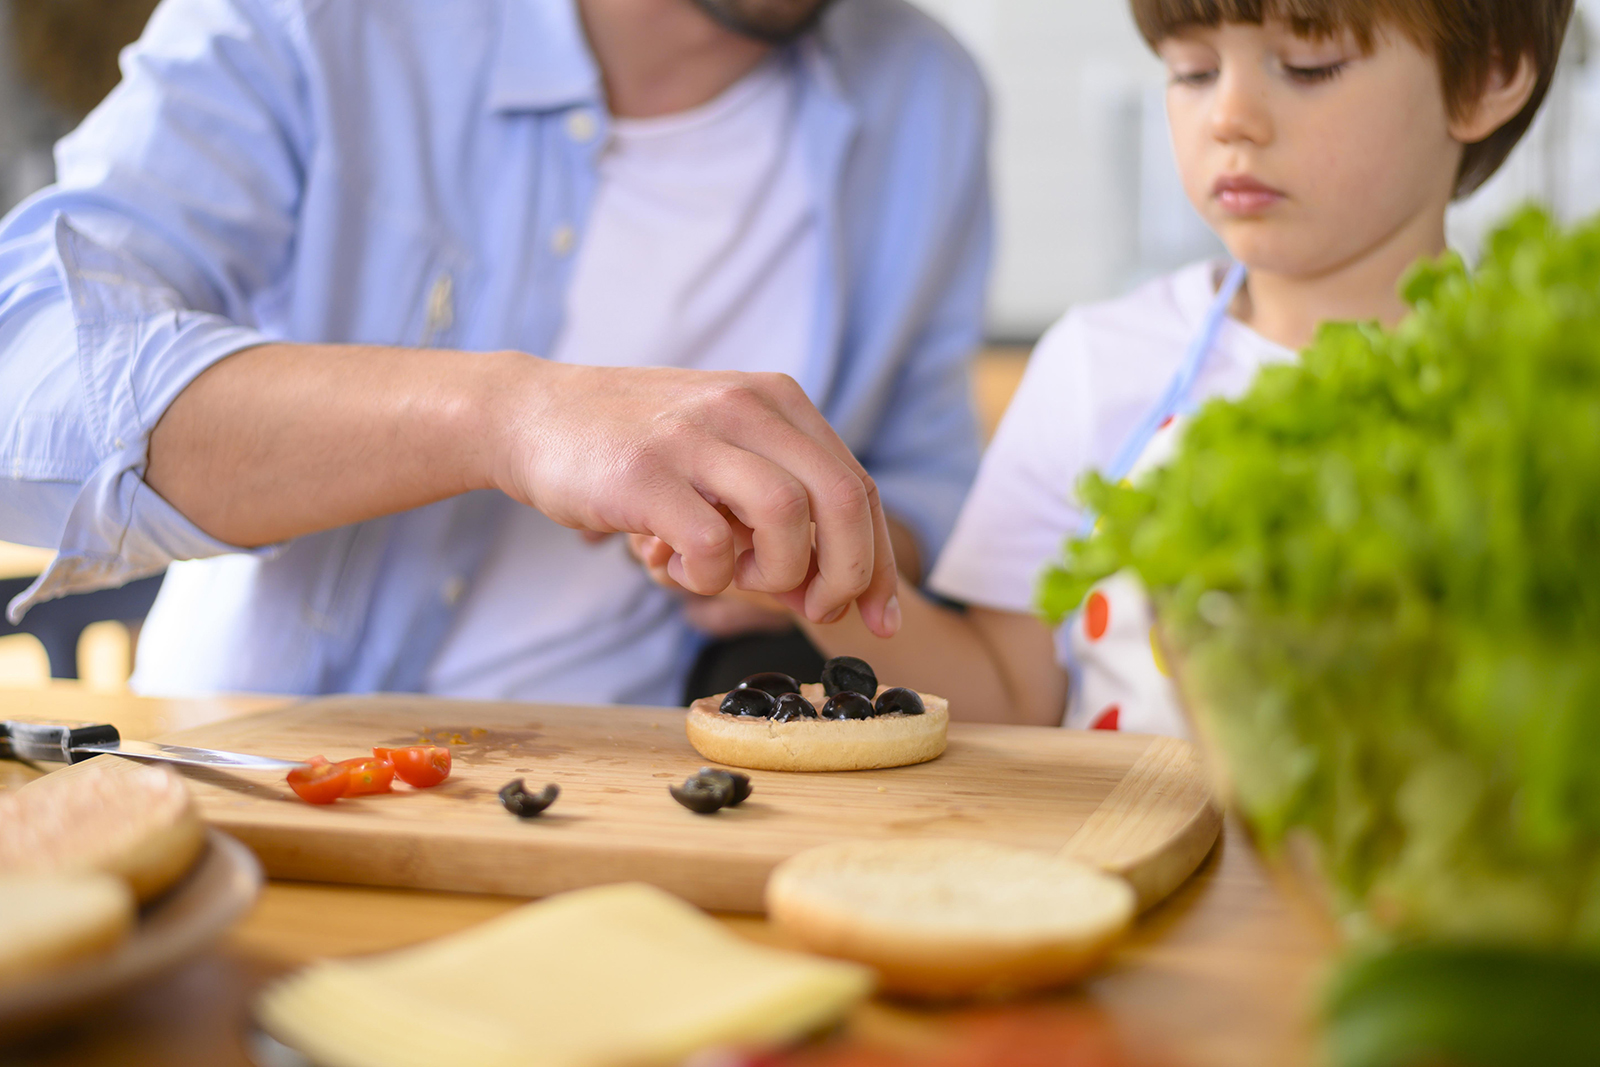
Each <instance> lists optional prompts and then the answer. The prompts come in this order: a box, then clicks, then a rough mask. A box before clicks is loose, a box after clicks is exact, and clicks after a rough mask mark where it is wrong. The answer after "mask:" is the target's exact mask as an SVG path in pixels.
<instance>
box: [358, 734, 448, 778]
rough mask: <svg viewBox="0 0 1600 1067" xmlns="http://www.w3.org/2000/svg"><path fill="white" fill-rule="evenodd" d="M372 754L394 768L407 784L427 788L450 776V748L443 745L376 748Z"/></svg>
mask: <svg viewBox="0 0 1600 1067" xmlns="http://www.w3.org/2000/svg"><path fill="white" fill-rule="evenodd" d="M372 754H373V755H374V756H376V757H378V758H379V759H380V760H383V761H384V762H385V763H387V764H389V765H390V766H391V767H393V768H394V773H395V774H397V775H398V776H399V777H400V780H401V781H402V782H405V783H406V784H407V785H411V786H416V787H417V788H418V789H427V788H428V787H429V786H434V785H438V784H439V783H440V782H442V781H444V780H445V779H446V778H448V777H450V750H449V749H448V748H445V747H444V746H443V745H410V746H408V747H406V748H375V749H373V750H372Z"/></svg>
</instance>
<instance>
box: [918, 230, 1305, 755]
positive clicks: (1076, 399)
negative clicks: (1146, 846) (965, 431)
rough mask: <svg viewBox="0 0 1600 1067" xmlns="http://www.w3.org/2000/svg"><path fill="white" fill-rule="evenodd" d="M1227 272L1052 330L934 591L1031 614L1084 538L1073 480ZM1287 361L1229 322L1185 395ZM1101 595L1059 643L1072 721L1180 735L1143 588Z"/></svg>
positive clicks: (1137, 415)
mask: <svg viewBox="0 0 1600 1067" xmlns="http://www.w3.org/2000/svg"><path fill="white" fill-rule="evenodd" d="M1225 270H1226V266H1225V265H1224V264H1219V263H1215V262H1206V263H1198V264H1195V265H1193V266H1191V267H1187V268H1185V269H1184V270H1181V271H1178V272H1177V273H1175V274H1171V275H1168V276H1166V277H1163V278H1159V279H1157V280H1155V281H1153V282H1150V283H1148V284H1147V285H1144V286H1142V287H1141V288H1139V289H1137V290H1136V291H1134V292H1133V293H1131V294H1129V295H1127V296H1124V297H1121V298H1119V299H1116V300H1110V301H1106V302H1104V303H1099V304H1091V305H1087V306H1085V307H1081V308H1076V309H1074V310H1072V311H1071V312H1069V313H1068V314H1067V315H1066V316H1065V317H1063V318H1062V319H1061V321H1059V322H1058V323H1056V325H1055V326H1053V327H1052V328H1051V329H1050V331H1049V332H1048V333H1046V334H1045V336H1044V338H1043V339H1041V340H1040V342H1039V344H1038V346H1037V347H1036V348H1035V349H1034V352H1033V357H1032V359H1031V360H1030V361H1029V363H1028V370H1027V373H1026V374H1025V375H1024V376H1023V379H1022V384H1021V385H1020V386H1019V387H1018V389H1017V394H1016V396H1015V398H1014V399H1013V400H1012V402H1011V406H1010V408H1009V409H1007V411H1006V415H1005V418H1004V419H1002V420H1001V423H1000V427H999V430H998V431H997V432H996V434H995V438H994V441H993V443H991V444H990V446H989V451H988V453H987V454H986V455H985V456H984V460H983V465H982V467H981V468H980V469H979V471H978V477H977V481H976V482H974V484H973V487H972V492H971V493H970V494H969V495H968V497H967V501H966V504H965V505H964V506H963V507H962V510H961V516H960V518H959V519H958V520H957V521H956V526H955V531H954V532H953V533H952V534H951V536H950V540H949V543H948V544H947V545H946V546H945V550H944V553H943V554H942V555H941V556H940V557H939V562H938V564H937V565H936V566H935V567H934V571H933V575H932V577H931V578H930V579H929V587H930V588H931V589H932V590H933V591H934V592H936V593H939V594H940V595H942V596H946V597H949V598H951V599H953V600H957V601H960V602H962V603H966V604H973V605H977V606H980V607H986V608H993V609H997V610H1000V611H1012V612H1022V613H1031V612H1032V611H1033V602H1034V590H1035V586H1036V584H1037V582H1038V579H1039V574H1040V572H1041V571H1043V569H1044V567H1045V565H1046V564H1047V563H1048V562H1050V561H1051V560H1053V559H1055V558H1056V557H1057V555H1058V554H1059V553H1060V551H1061V546H1062V545H1063V544H1064V543H1065V541H1066V539H1067V538H1068V537H1069V536H1071V535H1074V534H1076V533H1077V532H1078V531H1079V530H1080V529H1081V528H1082V525H1083V521H1084V511H1083V508H1082V505H1081V503H1080V502H1079V500H1078V496H1077V492H1076V487H1077V483H1078V481H1079V479H1081V478H1082V477H1083V475H1084V474H1086V473H1087V472H1089V471H1091V470H1104V469H1105V468H1106V467H1108V466H1109V465H1110V464H1111V462H1112V460H1113V458H1114V457H1115V456H1116V453H1117V452H1118V450H1120V449H1121V448H1122V447H1123V445H1124V444H1125V443H1126V441H1127V439H1128V437H1129V436H1130V435H1131V434H1133V432H1134V431H1135V429H1136V428H1137V426H1138V424H1139V422H1140V421H1141V420H1142V419H1143V418H1144V417H1145V416H1146V415H1147V414H1148V413H1149V411H1150V410H1151V409H1152V408H1153V407H1155V406H1156V404H1157V403H1158V402H1159V401H1160V399H1161V395H1162V393H1163V392H1164V391H1165V389H1166V388H1167V385H1168V383H1169V382H1170V381H1171V380H1172V376H1173V375H1174V374H1175V373H1176V372H1177V370H1178V368H1179V365H1180V364H1181V363H1182V362H1183V357H1184V354H1185V351H1186V350H1187V348H1188V347H1189V344H1190V342H1191V341H1192V340H1193V339H1194V337H1195V335H1196V334H1197V333H1199V331H1200V330H1201V328H1202V326H1203V324H1204V320H1205V317H1206V312H1207V311H1208V310H1209V308H1210V307H1211V304H1212V303H1213V302H1214V300H1215V298H1216V291H1217V286H1218V285H1219V283H1220V282H1221V280H1222V276H1223V274H1224V273H1225ZM1292 358H1294V353H1293V352H1291V351H1290V350H1289V349H1286V348H1284V347H1282V346H1281V345H1278V344H1275V343H1273V342H1271V341H1268V340H1267V339H1266V338H1264V337H1262V336H1260V335H1259V334H1257V333H1255V332H1254V331H1252V330H1251V329H1249V328H1248V327H1246V326H1244V325H1243V324H1241V323H1239V322H1237V321H1235V320H1233V319H1227V320H1225V321H1224V322H1223V324H1222V328H1221V330H1220V331H1219V332H1218V334H1217V338H1216V341H1215V343H1214V344H1213V345H1212V347H1211V350H1210V353H1209V355H1208V356H1207V358H1206V360H1205V363H1204V365H1203V366H1202V367H1201V369H1200V373H1199V375H1198V376H1197V378H1196V379H1195V383H1194V388H1193V391H1192V392H1191V394H1190V399H1191V400H1193V401H1197V402H1198V401H1201V400H1204V399H1206V398H1209V397H1213V396H1237V395H1239V394H1241V393H1242V392H1244V390H1245V389H1247V388H1248V387H1249V385H1250V383H1251V381H1252V380H1253V379H1254V378H1255V374H1256V371H1257V370H1259V369H1260V368H1261V367H1262V366H1263V365H1265V364H1267V363H1274V362H1281V361H1284V360H1288V359H1292ZM1177 429H1179V426H1173V427H1169V428H1168V430H1167V431H1166V432H1165V433H1163V434H1161V435H1159V436H1158V437H1157V438H1156V440H1155V441H1153V442H1152V443H1151V447H1150V449H1148V450H1147V456H1146V460H1147V461H1148V460H1149V459H1151V458H1153V457H1154V456H1155V455H1156V454H1157V453H1158V452H1161V451H1163V450H1165V449H1166V448H1167V447H1169V446H1170V443H1171V440H1172V436H1173V433H1174V432H1175V431H1176V430H1177ZM1147 465H1148V462H1142V463H1141V464H1140V466H1141V467H1144V466H1147ZM1129 583H1131V586H1130V585H1129ZM1095 593H1098V594H1101V597H1102V599H1103V602H1102V600H1097V599H1096V598H1095V596H1094V594H1091V597H1090V598H1089V600H1087V601H1086V606H1085V610H1083V611H1080V612H1079V613H1078V614H1077V615H1075V616H1073V617H1072V618H1071V619H1069V620H1068V621H1067V622H1066V623H1065V624H1064V625H1063V627H1062V632H1061V633H1060V634H1059V635H1058V642H1057V644H1058V647H1059V648H1060V649H1061V651H1062V657H1063V662H1064V663H1065V664H1066V665H1067V666H1068V668H1069V669H1070V670H1072V672H1073V685H1072V690H1071V694H1072V695H1071V697H1070V714H1068V715H1066V717H1065V722H1066V725H1069V726H1098V727H1100V728H1102V729H1123V730H1137V731H1139V732H1159V733H1180V732H1181V730H1182V725H1181V721H1177V722H1175V721H1173V718H1172V716H1173V713H1172V712H1170V711H1168V710H1165V709H1163V708H1161V707H1159V706H1157V705H1159V704H1160V700H1159V699H1152V694H1151V693H1150V692H1149V690H1150V689H1151V684H1150V682H1149V678H1148V674H1149V671H1148V664H1150V662H1151V658H1152V648H1151V643H1150V628H1151V625H1152V622H1153V620H1152V619H1151V617H1150V607H1149V602H1148V599H1147V598H1145V597H1144V595H1143V590H1141V589H1139V588H1138V586H1137V580H1136V579H1133V578H1132V577H1131V576H1128V575H1118V576H1116V577H1115V578H1113V579H1110V580H1109V581H1108V582H1106V583H1102V584H1101V586H1100V587H1097V588H1096V590H1095ZM1119 608H1121V609H1122V610H1118V609H1119ZM1074 628H1076V631H1078V632H1076V633H1075V631H1074ZM1075 640H1076V642H1077V644H1078V645H1079V646H1080V647H1081V646H1083V645H1085V644H1092V645H1095V646H1097V647H1096V650H1095V651H1096V655H1095V659H1096V663H1095V664H1094V669H1093V670H1085V669H1084V667H1085V665H1084V663H1083V662H1082V661H1081V658H1080V656H1079V654H1078V651H1077V650H1076V649H1074V647H1073V645H1074V641H1075ZM1136 663H1137V664H1142V665H1144V666H1142V667H1141V666H1135V664H1136ZM1119 664H1127V667H1126V669H1120V668H1119ZM1124 676H1125V677H1124ZM1168 689H1170V686H1168ZM1168 702H1169V703H1170V698H1168Z"/></svg>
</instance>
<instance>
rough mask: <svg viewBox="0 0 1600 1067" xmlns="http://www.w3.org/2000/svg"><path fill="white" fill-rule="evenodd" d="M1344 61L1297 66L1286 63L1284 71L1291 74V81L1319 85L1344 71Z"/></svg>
mask: <svg viewBox="0 0 1600 1067" xmlns="http://www.w3.org/2000/svg"><path fill="white" fill-rule="evenodd" d="M1345 66H1346V64H1344V63H1342V62H1341V63H1329V64H1327V65H1326V66H1321V67H1296V66H1293V65H1291V64H1288V63H1285V64H1284V65H1283V72H1284V73H1285V74H1287V75H1288V76H1289V80H1290V81H1295V82H1299V83H1300V84H1301V85H1317V84H1320V83H1322V82H1327V81H1332V80H1333V79H1335V78H1337V77H1338V76H1339V75H1340V74H1343V73H1344V68H1345Z"/></svg>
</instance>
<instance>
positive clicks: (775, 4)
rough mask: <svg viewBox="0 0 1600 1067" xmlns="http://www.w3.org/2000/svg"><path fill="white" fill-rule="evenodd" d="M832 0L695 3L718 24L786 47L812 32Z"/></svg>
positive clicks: (698, 0)
mask: <svg viewBox="0 0 1600 1067" xmlns="http://www.w3.org/2000/svg"><path fill="white" fill-rule="evenodd" d="M831 3H833V0H694V4H695V6H696V7H698V8H699V9H700V10H702V11H704V12H705V13H706V14H707V15H710V16H711V17H712V19H714V20H715V21H716V22H717V24H718V25H720V26H722V27H723V28H724V29H729V30H732V31H733V32H734V33H739V34H743V35H744V36H746V37H754V38H755V39H756V40H758V41H765V42H767V43H768V44H787V43H789V42H790V41H792V40H794V39H795V38H796V37H799V36H800V35H801V34H803V33H805V32H806V31H807V30H809V29H811V28H812V27H813V26H815V25H816V24H817V21H818V20H819V19H821V18H822V13H823V12H824V11H826V10H827V9H828V5H829V4H831Z"/></svg>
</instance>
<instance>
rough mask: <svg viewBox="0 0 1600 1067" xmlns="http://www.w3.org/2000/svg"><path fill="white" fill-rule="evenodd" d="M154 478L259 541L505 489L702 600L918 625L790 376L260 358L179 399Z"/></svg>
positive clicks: (193, 515)
mask: <svg viewBox="0 0 1600 1067" xmlns="http://www.w3.org/2000/svg"><path fill="white" fill-rule="evenodd" d="M145 479H146V481H148V482H149V484H150V485H151V486H152V487H153V488H154V489H155V490H156V491H157V492H158V493H160V494H161V495H162V497H163V498H165V499H166V500H167V501H168V502H169V503H171V504H172V505H173V506H174V507H176V508H177V509H178V511H180V512H182V513H183V514H184V515H185V516H187V517H188V518H189V519H190V521H192V522H193V523H194V524H195V525H196V526H198V527H200V528H201V529H202V530H204V531H205V532H207V533H208V534H210V535H211V536H212V537H214V538H216V539H218V540H221V541H224V542H227V543H230V544H235V545H241V546H254V545H262V544H269V543H272V542H274V541H279V540H284V539H287V538H292V537H296V536H299V535H302V534H307V533H312V532H315V531H318V530H324V529H330V528H332V527H336V526H343V525H346V524H349V523H352V522H359V521H361V520H363V519H369V518H373V517H376V516H379V515H386V514H390V513H392V512H397V511H403V510H406V509H409V508H414V507H419V506H421V505H424V504H428V503H431V502H433V501H435V500H441V499H444V498H445V497H449V496H454V495H456V494H458V493H463V492H467V491H469V490H473V489H482V488H494V489H499V490H502V491H504V492H505V493H507V494H508V495H509V496H511V497H512V498H513V499H515V500H518V501H520V502H521V503H523V504H527V505H528V506H530V507H535V508H538V509H539V510H540V511H543V512H544V513H545V514H546V515H548V516H549V517H550V518H552V519H554V520H555V521H556V522H559V523H561V524H563V525H565V526H569V527H573V528H575V529H582V530H592V531H596V532H599V533H615V532H625V533H634V534H641V535H647V536H651V537H655V538H659V539H660V541H661V542H662V543H663V544H664V545H667V546H670V550H671V551H670V556H671V559H670V563H669V568H670V569H671V570H673V571H674V572H675V573H674V575H673V577H674V579H675V580H676V581H678V583H679V584H681V585H683V586H684V588H686V589H689V590H690V591H692V592H696V593H701V594H714V593H719V592H721V591H722V590H723V589H725V588H727V587H728V586H729V585H730V584H737V585H738V586H739V587H740V588H743V589H749V590H755V591H759V592H764V593H773V594H776V595H779V596H781V597H785V598H786V603H788V604H789V606H790V607H793V608H795V609H796V610H800V611H802V612H803V613H804V614H805V615H806V616H807V617H808V618H813V619H824V618H836V617H838V616H839V615H842V614H843V613H844V612H845V610H846V609H847V608H848V607H849V606H850V605H851V603H852V602H854V603H857V604H858V606H859V607H860V609H861V612H862V615H863V616H864V617H865V618H866V619H867V620H868V623H869V625H870V626H871V627H872V629H873V630H874V632H877V633H880V634H883V635H885V636H887V635H888V634H891V633H893V632H894V631H895V629H896V628H897V627H898V626H899V608H898V605H897V602H896V601H895V598H894V594H895V588H896V578H895V572H894V554H893V550H892V548H891V546H890V540H889V531H888V526H887V523H886V521H885V518H884V514H883V507H882V504H881V502H880V501H879V499H878V491H877V487H876V485H875V484H874V483H873V481H872V479H871V477H870V476H868V474H867V473H866V471H865V470H864V469H863V468H862V467H861V464H860V463H859V462H858V461H857V460H856V458H855V457H854V456H853V455H851V454H850V450H849V449H848V448H847V447H846V446H845V444H844V442H843V441H842V440H840V439H839V435H838V434H837V433H835V432H834V430H833V428H832V427H831V426H829V425H828V422H827V420H826V419H824V418H823V417H822V415H821V413H820V412H818V411H817V409H816V407H815V405H813V404H812V403H811V401H810V400H809V399H807V397H806V395H805V393H804V391H803V390H801V388H800V387H799V385H797V384H796V383H795V381H794V380H793V379H792V378H789V377H787V376H784V375H777V374H740V373H733V372H711V371H692V370H681V369H676V368H666V367H653V368H652V367H644V368H636V367H589V366H582V365H569V364H562V363H552V362H549V361H546V360H540V359H535V358H534V357H532V356H525V355H521V354H518V353H492V354H478V353H466V352H444V351H427V350H417V349H399V348H375V347H362V346H354V345H349V346H344V345H289V344H280V345H262V346H259V347H256V348H252V349H247V350H245V351H243V352H240V353H238V354H236V355H234V356H230V357H229V358H227V359H224V360H222V361H221V362H220V363H218V364H216V365H215V366H213V367H211V368H210V369H209V370H207V371H206V372H205V373H204V374H202V375H200V376H199V377H198V378H196V379H195V380H194V381H193V382H191V383H190V384H189V386H188V387H187V388H186V389H185V390H184V391H183V392H182V393H180V394H179V396H178V397H177V399H176V400H175V401H174V402H173V403H172V405H171V406H170V407H169V408H168V410H167V411H166V413H165V414H164V416H163V417H162V419H161V420H160V422H159V423H158V424H157V426H156V428H155V431H154V432H153V433H152V435H151V439H150V450H149V460H148V465H147V468H146V471H145ZM735 527H737V529H735ZM813 546H815V555H814V556H813Z"/></svg>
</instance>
